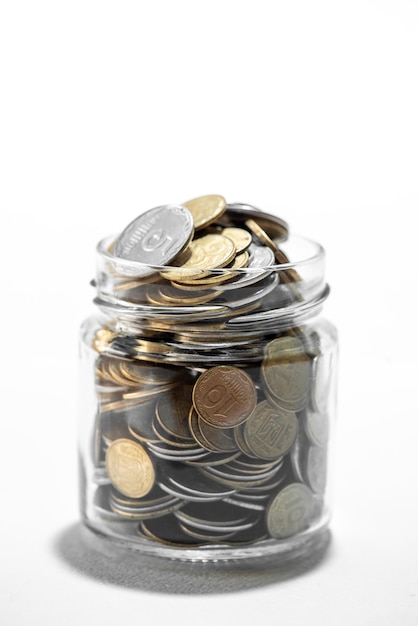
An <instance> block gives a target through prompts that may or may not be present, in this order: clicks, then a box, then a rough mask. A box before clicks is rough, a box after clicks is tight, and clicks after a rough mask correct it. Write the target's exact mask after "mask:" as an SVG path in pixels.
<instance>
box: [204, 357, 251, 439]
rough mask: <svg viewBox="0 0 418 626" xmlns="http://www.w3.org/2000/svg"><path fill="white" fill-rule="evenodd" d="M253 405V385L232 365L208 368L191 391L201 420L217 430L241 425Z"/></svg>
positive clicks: (243, 373)
mask: <svg viewBox="0 0 418 626" xmlns="http://www.w3.org/2000/svg"><path fill="white" fill-rule="evenodd" d="M256 402H257V392H256V389H255V386H254V383H253V381H252V380H251V378H250V377H249V376H248V374H247V373H246V372H244V371H243V370H240V369H239V368H238V367H234V366H232V365H219V366H217V367H212V368H211V369H209V370H207V371H206V372H204V374H202V375H201V376H200V378H199V379H198V381H197V382H196V384H195V386H194V389H193V404H194V407H195V409H196V411H197V412H198V414H199V415H200V416H201V418H202V419H203V420H204V421H205V422H207V423H208V424H210V425H211V426H215V427H218V428H231V427H234V426H237V425H238V424H242V423H243V422H245V420H246V419H248V417H249V416H250V414H251V413H252V411H253V410H254V408H255V405H256Z"/></svg>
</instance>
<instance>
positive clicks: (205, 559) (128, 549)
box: [83, 520, 331, 566]
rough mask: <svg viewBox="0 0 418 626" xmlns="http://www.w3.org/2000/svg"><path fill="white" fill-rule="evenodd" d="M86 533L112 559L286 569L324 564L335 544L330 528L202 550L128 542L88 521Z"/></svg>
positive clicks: (89, 539) (206, 547)
mask: <svg viewBox="0 0 418 626" xmlns="http://www.w3.org/2000/svg"><path fill="white" fill-rule="evenodd" d="M83 528H84V533H85V536H86V539H87V541H88V542H89V545H90V546H91V547H93V548H94V549H96V550H98V551H99V552H101V553H102V554H105V555H107V556H111V557H112V558H115V557H116V558H118V557H120V558H124V557H126V556H127V555H129V556H133V557H134V556H135V554H137V553H140V554H142V555H149V556H152V557H159V558H163V559H170V560H174V561H186V562H196V563H218V562H223V563H225V562H231V563H233V562H243V561H248V562H251V563H253V562H256V561H258V560H260V561H262V562H263V564H266V563H267V562H269V561H270V562H271V563H272V564H274V565H276V566H286V565H287V564H290V563H296V562H300V563H303V561H305V560H306V561H311V560H320V559H321V558H322V557H323V556H324V554H325V552H326V551H327V549H328V547H329V545H330V542H331V532H330V530H329V528H328V527H327V526H325V527H324V526H321V527H317V528H315V529H310V530H309V531H306V532H305V533H300V534H298V535H296V536H293V537H289V538H287V539H283V540H280V541H279V540H274V539H269V540H265V541H259V542H257V543H255V544H251V545H249V544H247V545H242V546H233V545H229V546H220V545H214V546H199V547H198V548H188V547H177V546H176V547H172V546H165V545H162V544H160V543H157V542H155V543H154V542H152V541H146V540H143V539H141V538H137V539H135V541H132V536H129V538H127V539H126V540H125V539H124V538H123V537H121V535H120V534H116V531H114V530H113V531H112V528H111V527H110V528H106V533H104V532H103V530H102V527H101V528H100V529H98V528H96V527H95V526H94V525H92V524H91V523H89V522H88V521H87V520H85V521H84V527H83Z"/></svg>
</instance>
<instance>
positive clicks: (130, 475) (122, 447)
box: [106, 439, 155, 498]
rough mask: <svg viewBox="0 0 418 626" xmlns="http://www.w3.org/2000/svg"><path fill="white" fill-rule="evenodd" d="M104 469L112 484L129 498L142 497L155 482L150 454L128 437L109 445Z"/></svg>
mask: <svg viewBox="0 0 418 626" xmlns="http://www.w3.org/2000/svg"><path fill="white" fill-rule="evenodd" d="M106 470H107V473H108V475H109V478H110V481H111V483H112V485H113V486H114V487H115V488H116V489H117V490H118V491H119V492H120V493H122V494H123V495H124V496H128V497H129V498H142V497H143V496H145V495H146V494H147V493H149V492H150V491H151V489H152V487H153V485H154V482H155V470H154V466H153V464H152V461H151V458H150V456H149V455H148V453H147V452H146V450H145V448H143V447H142V446H141V445H140V444H139V443H136V442H134V441H131V440H130V439H116V441H114V442H113V443H112V444H111V445H110V446H109V448H108V450H107V453H106Z"/></svg>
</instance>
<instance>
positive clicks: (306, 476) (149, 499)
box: [91, 196, 332, 547]
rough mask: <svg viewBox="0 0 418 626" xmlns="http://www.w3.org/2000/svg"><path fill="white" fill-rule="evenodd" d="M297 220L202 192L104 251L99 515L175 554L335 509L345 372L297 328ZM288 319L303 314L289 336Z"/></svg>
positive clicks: (300, 527) (308, 520)
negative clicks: (337, 408)
mask: <svg viewBox="0 0 418 626" xmlns="http://www.w3.org/2000/svg"><path fill="white" fill-rule="evenodd" d="M287 236H288V226H287V224H286V222H284V221H283V220H281V219H279V218H276V217H274V216H271V215H269V214H267V213H265V212H263V211H260V210H259V209H256V208H254V207H250V206H249V205H243V204H234V205H230V204H229V205H228V204H227V203H226V201H225V200H224V198H222V196H204V197H201V198H196V199H194V200H191V201H188V202H185V203H184V204H183V205H168V206H164V207H158V208H156V209H151V210H150V211H147V212H145V213H143V214H142V215H140V216H139V217H138V218H137V219H136V220H134V221H133V222H132V223H131V224H130V225H129V226H128V227H127V228H126V229H125V230H124V231H123V232H122V233H121V235H119V237H117V238H116V240H115V241H112V242H110V243H109V244H108V248H107V250H106V255H107V256H106V259H107V266H106V271H102V273H101V274H100V272H99V275H98V285H99V295H98V297H97V299H96V302H97V303H98V304H99V306H100V307H101V308H102V310H104V311H106V313H107V315H108V316H109V313H110V314H111V315H113V316H114V318H116V319H117V322H114V321H113V322H112V321H110V320H109V319H108V323H106V324H104V325H103V326H102V327H101V328H99V329H97V330H96V333H95V336H94V338H93V341H92V346H93V348H94V350H95V352H96V354H97V356H96V360H95V368H96V397H97V407H98V409H97V416H96V421H95V426H94V432H93V435H92V450H91V455H92V459H93V466H94V482H95V484H96V491H95V496H94V510H95V515H96V516H97V517H98V519H100V520H101V522H102V523H104V524H107V525H108V526H109V528H112V529H113V532H114V533H116V534H117V535H120V536H122V535H123V536H128V537H130V538H138V540H148V541H150V540H151V541H156V542H158V543H160V544H164V545H170V546H187V547H191V546H196V547H198V546H202V545H212V546H216V545H221V546H225V545H239V544H244V545H247V544H253V543H255V542H259V541H268V540H271V539H275V540H277V539H286V538H288V537H291V536H294V535H296V534H298V533H301V532H303V531H305V530H306V529H308V528H309V527H312V526H313V525H315V524H318V523H319V522H320V520H321V517H322V516H323V515H324V513H325V507H324V493H325V490H326V476H327V449H328V438H329V418H328V395H329V389H330V385H331V371H332V367H331V363H330V360H329V357H328V356H327V354H326V353H324V352H323V350H322V347H321V341H320V337H319V334H318V333H317V332H316V331H315V329H314V328H312V327H311V326H308V325H299V324H298V325H297V326H296V325H295V324H294V322H293V318H292V316H294V311H295V310H300V308H301V307H303V304H304V298H303V280H302V279H301V277H300V276H299V274H298V273H297V272H296V271H295V270H294V269H293V268H292V267H291V266H290V262H289V259H288V258H287V256H286V255H285V254H284V252H283V251H282V249H281V248H280V245H281V243H282V242H284V241H285V240H286V238H287ZM278 309H286V310H290V311H291V312H292V313H289V315H288V316H287V317H286V316H284V320H285V321H284V322H283V320H282V321H281V326H280V328H279V329H278V328H277V313H276V315H274V314H272V312H275V311H277V310H278Z"/></svg>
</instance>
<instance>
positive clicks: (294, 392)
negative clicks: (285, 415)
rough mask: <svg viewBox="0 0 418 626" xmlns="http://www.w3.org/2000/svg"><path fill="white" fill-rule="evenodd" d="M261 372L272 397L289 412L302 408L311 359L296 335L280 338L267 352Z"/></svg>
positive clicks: (275, 402)
mask: <svg viewBox="0 0 418 626" xmlns="http://www.w3.org/2000/svg"><path fill="white" fill-rule="evenodd" d="M261 375H262V380H263V383H264V385H265V390H266V393H267V395H268V397H269V399H270V400H271V401H272V402H273V403H274V404H277V406H279V407H281V408H283V409H285V410H287V411H296V412H297V411H301V410H302V409H303V408H304V407H305V406H306V403H307V400H308V392H309V388H310V382H311V361H310V358H309V357H308V355H307V354H306V353H305V351H304V348H303V345H302V343H301V342H300V340H299V339H298V338H297V337H289V336H284V337H278V338H277V339H273V341H270V342H269V343H268V344H267V345H266V347H265V351H264V359H263V362H262V364H261Z"/></svg>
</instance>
